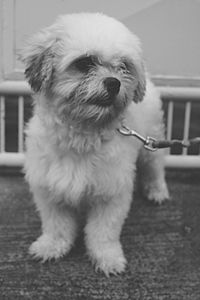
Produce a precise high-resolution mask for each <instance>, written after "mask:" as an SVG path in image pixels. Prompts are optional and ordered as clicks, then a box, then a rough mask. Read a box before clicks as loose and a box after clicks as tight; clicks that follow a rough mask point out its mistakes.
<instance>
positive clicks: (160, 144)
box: [117, 125, 200, 151]
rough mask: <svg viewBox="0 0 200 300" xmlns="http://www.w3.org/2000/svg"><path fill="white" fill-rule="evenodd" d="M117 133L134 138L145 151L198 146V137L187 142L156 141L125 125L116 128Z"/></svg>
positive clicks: (199, 138)
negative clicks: (142, 145)
mask: <svg viewBox="0 0 200 300" xmlns="http://www.w3.org/2000/svg"><path fill="white" fill-rule="evenodd" d="M117 131H118V132H119V133H120V134H122V135H124V136H134V137H136V138H137V139H139V140H140V141H142V142H143V144H144V147H145V149H147V150H149V151H156V150H158V149H164V148H172V147H177V146H178V147H181V148H189V147H191V146H192V145H198V144H199V145H200V137H196V138H194V139H190V140H187V141H184V140H156V139H155V138H153V137H150V136H147V137H143V136H142V135H140V134H139V133H137V132H136V131H135V130H132V129H130V128H128V127H127V126H125V125H122V127H121V128H118V129H117Z"/></svg>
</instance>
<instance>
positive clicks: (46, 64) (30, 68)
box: [19, 30, 56, 92]
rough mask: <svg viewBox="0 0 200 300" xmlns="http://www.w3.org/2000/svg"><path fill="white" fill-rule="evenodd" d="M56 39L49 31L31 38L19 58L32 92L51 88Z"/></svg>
mask: <svg viewBox="0 0 200 300" xmlns="http://www.w3.org/2000/svg"><path fill="white" fill-rule="evenodd" d="M55 43H56V38H55V36H54V35H53V34H52V33H51V32H50V30H43V31H41V32H39V33H38V34H37V35H35V36H33V38H31V39H30V40H29V41H28V43H27V44H26V46H25V47H24V49H23V50H22V51H21V52H20V54H19V58H20V59H21V61H22V62H24V63H25V76H26V78H27V80H28V82H29V84H30V85H31V88H32V89H33V91H34V92H41V91H45V90H46V89H47V88H49V87H50V86H51V83H52V78H53V73H54V58H55Z"/></svg>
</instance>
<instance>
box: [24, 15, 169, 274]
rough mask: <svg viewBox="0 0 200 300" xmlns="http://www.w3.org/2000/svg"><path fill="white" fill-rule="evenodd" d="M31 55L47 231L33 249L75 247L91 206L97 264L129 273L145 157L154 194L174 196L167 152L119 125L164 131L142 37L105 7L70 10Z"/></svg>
mask: <svg viewBox="0 0 200 300" xmlns="http://www.w3.org/2000/svg"><path fill="white" fill-rule="evenodd" d="M23 60H24V61H25V63H26V66H27V68H26V76H27V78H28V80H29V82H30V84H31V86H32V88H33V89H34V90H35V92H37V97H36V101H35V110H34V116H33V118H32V119H31V121H30V122H29V125H28V127H27V142H26V145H27V154H26V163H25V171H26V178H27V180H28V182H29V184H30V186H31V189H32V192H33V194H34V200H35V203H36V205H37V208H38V210H39V212H40V216H41V219H42V229H43V234H42V235H41V237H40V238H39V239H38V240H37V241H36V242H34V243H33V244H32V246H31V248H30V252H31V254H33V255H35V256H36V257H39V258H42V259H43V260H48V259H51V258H58V257H60V256H62V255H64V254H66V253H67V252H68V251H69V250H70V248H71V246H72V244H73V242H74V240H75V237H76V235H77V231H78V220H77V216H78V211H79V210H78V207H80V206H81V205H82V204H83V203H85V204H87V207H88V211H87V221H86V226H85V235H86V246H87V249H88V253H89V255H90V257H91V259H92V261H93V262H94V263H95V264H96V268H97V269H100V270H102V271H104V272H105V274H107V275H109V274H110V273H119V272H122V271H123V270H124V268H125V264H126V260H125V258H124V255H123V251H122V248H121V245H120V242H119V238H120V232H121V228H122V225H123V222H124V220H125V218H126V216H127V214H128V211H129V208H130V204H131V200H132V195H133V185H134V176H135V171H136V162H137V161H138V159H139V165H140V167H141V170H140V178H141V182H142V185H143V188H144V193H145V196H147V197H148V198H149V199H150V200H155V201H157V202H159V203H160V202H162V201H163V200H164V199H166V198H168V191H167V187H166V183H165V179H164V165H163V153H162V152H157V153H150V152H145V150H143V149H142V143H141V142H140V141H138V140H137V139H135V138H133V137H124V136H122V135H121V134H120V133H119V132H118V131H117V129H119V128H120V127H121V126H122V124H125V125H127V126H129V127H130V128H132V129H134V130H136V131H138V132H139V133H140V134H142V135H144V136H147V135H150V136H153V137H155V138H162V137H163V134H164V126H163V120H162V118H163V114H162V111H161V102H160V98H159V94H158V92H157V91H156V89H155V87H154V86H153V84H152V83H151V82H150V81H149V80H148V79H147V84H145V83H146V73H145V71H144V67H143V64H142V59H141V50H140V44H139V41H138V39H137V38H136V37H135V36H134V35H132V34H131V33H130V32H129V31H128V29H127V28H126V27H124V26H123V25H122V24H121V23H120V22H118V21H116V20H114V19H112V18H109V17H107V16H104V15H102V14H75V15H68V16H63V17H62V18H60V19H59V20H58V22H57V23H56V24H55V25H53V26H52V27H50V28H49V29H47V30H46V31H43V32H41V33H40V34H38V35H37V36H36V37H35V38H33V40H32V41H31V42H30V44H29V46H27V48H26V49H25V51H24V53H23ZM145 86H146V95H145V96H144V94H145ZM140 101H141V102H140Z"/></svg>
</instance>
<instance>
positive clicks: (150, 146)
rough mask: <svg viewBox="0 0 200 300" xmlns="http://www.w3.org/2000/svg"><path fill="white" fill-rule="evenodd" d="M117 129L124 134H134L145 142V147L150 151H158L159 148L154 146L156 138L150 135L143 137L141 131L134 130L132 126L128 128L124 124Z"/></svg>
mask: <svg viewBox="0 0 200 300" xmlns="http://www.w3.org/2000/svg"><path fill="white" fill-rule="evenodd" d="M117 131H118V132H119V133H121V134H122V135H124V136H134V137H136V138H137V139H139V140H140V141H141V142H143V144H144V148H145V149H147V150H149V151H152V152H154V151H156V150H157V148H155V147H153V142H155V141H156V140H155V139H154V138H152V137H150V136H147V137H146V138H145V137H143V136H142V135H140V134H139V133H137V132H136V131H135V130H132V129H130V128H128V127H127V126H125V125H122V127H121V128H118V129H117Z"/></svg>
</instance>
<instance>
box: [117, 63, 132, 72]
mask: <svg viewBox="0 0 200 300" xmlns="http://www.w3.org/2000/svg"><path fill="white" fill-rule="evenodd" d="M118 69H119V71H121V72H123V73H129V72H130V70H129V66H128V64H127V62H122V63H121V64H120V65H119V67H118Z"/></svg>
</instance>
